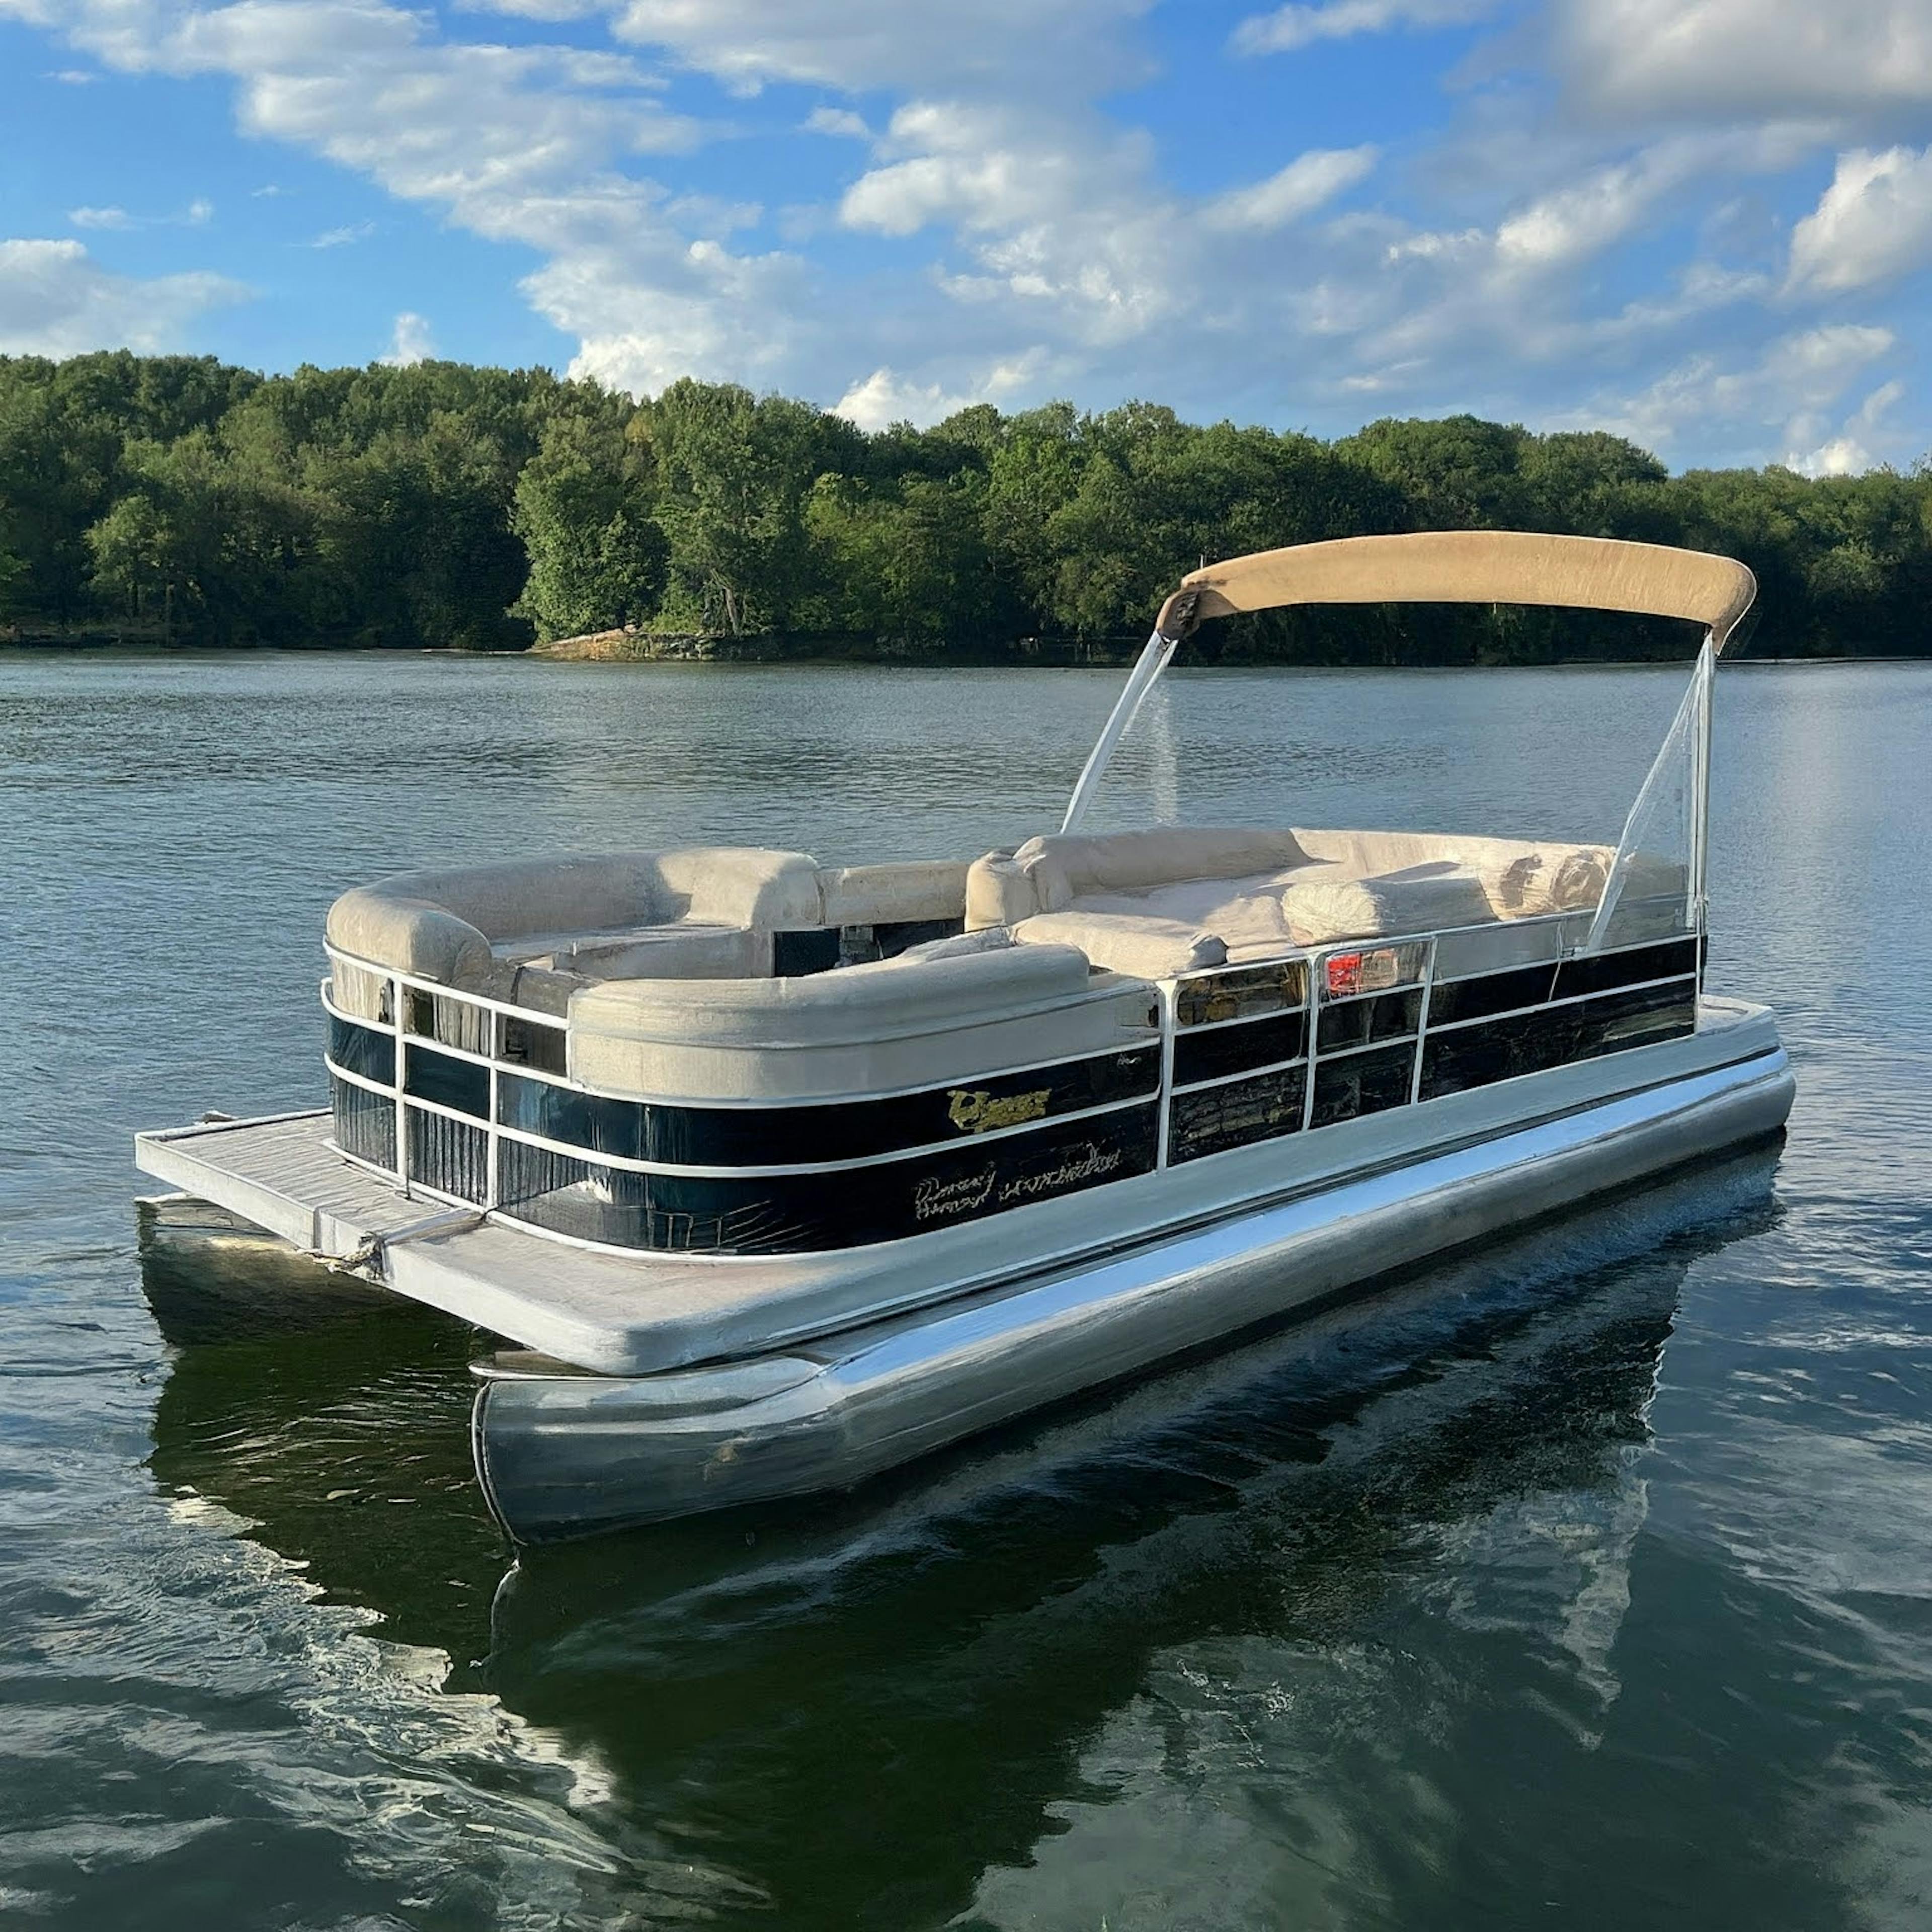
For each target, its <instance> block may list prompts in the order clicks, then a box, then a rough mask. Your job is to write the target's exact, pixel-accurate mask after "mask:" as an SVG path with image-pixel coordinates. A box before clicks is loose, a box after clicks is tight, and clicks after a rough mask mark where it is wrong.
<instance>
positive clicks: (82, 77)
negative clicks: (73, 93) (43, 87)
mask: <svg viewBox="0 0 1932 1932" xmlns="http://www.w3.org/2000/svg"><path fill="white" fill-rule="evenodd" d="M47 78H48V80H57V81H58V82H59V83H60V84H61V85H62V86H63V87H92V86H93V85H94V83H95V81H97V80H99V79H100V76H99V75H98V74H89V73H88V72H87V71H86V69H85V68H77V67H64V68H60V69H58V71H56V72H55V73H52V74H49V75H48V76H47Z"/></svg>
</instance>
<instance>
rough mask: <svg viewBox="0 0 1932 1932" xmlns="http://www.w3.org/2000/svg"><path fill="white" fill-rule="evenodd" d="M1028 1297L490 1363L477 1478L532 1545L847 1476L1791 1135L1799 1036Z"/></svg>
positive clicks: (1100, 1265) (850, 1479) (1039, 1281)
mask: <svg viewBox="0 0 1932 1932" xmlns="http://www.w3.org/2000/svg"><path fill="white" fill-rule="evenodd" d="M1766 1033H1767V1034H1768V1035H1769V1040H1770V1044H1769V1049H1768V1050H1766V1051H1763V1052H1758V1053H1756V1054H1754V1055H1751V1056H1750V1057H1748V1058H1745V1059H1744V1060H1742V1061H1739V1062H1738V1063H1736V1064H1733V1065H1730V1066H1728V1067H1720V1068H1718V1069H1716V1070H1712V1071H1710V1072H1708V1073H1701V1074H1698V1075H1694V1076H1691V1077H1689V1078H1685V1079H1677V1080H1672V1081H1667V1082H1664V1084H1662V1085H1660V1086H1658V1087H1656V1088H1652V1089H1650V1090H1649V1091H1643V1092H1639V1093H1636V1094H1627V1095H1625V1096H1623V1097H1620V1098H1618V1099H1616V1100H1610V1101H1608V1102H1606V1103H1603V1104H1601V1105H1600V1106H1595V1107H1592V1108H1588V1109H1584V1110H1583V1111H1581V1112H1574V1113H1567V1114H1562V1115H1558V1116H1556V1118H1553V1119H1550V1120H1547V1121H1542V1122H1540V1123H1538V1124H1535V1125H1532V1126H1529V1127H1525V1128H1523V1129H1522V1130H1520V1131H1518V1132H1517V1133H1513V1134H1508V1135H1505V1136H1501V1137H1499V1138H1497V1139H1491V1140H1489V1141H1487V1142H1480V1143H1478V1144H1476V1145H1473V1146H1469V1147H1466V1148H1456V1149H1451V1150H1448V1151H1444V1152H1442V1153H1441V1154H1436V1155H1435V1156H1433V1157H1430V1158H1429V1159H1427V1160H1421V1161H1418V1162H1415V1163H1411V1164H1409V1165H1407V1166H1399V1167H1397V1168H1394V1169H1391V1170H1389V1171H1386V1172H1377V1173H1370V1174H1368V1175H1364V1176H1363V1177H1362V1178H1360V1179H1358V1180H1355V1181H1349V1182H1347V1183H1345V1184H1342V1185H1340V1186H1337V1187H1331V1188H1328V1189H1324V1190H1319V1191H1317V1192H1316V1193H1313V1194H1310V1195H1304V1196H1301V1197H1299V1198H1295V1199H1289V1200H1286V1201H1283V1202H1276V1203H1273V1204H1270V1205H1262V1206H1259V1207H1258V1208H1256V1209H1254V1210H1253V1211H1250V1212H1248V1213H1246V1214H1239V1215H1236V1216H1233V1217H1229V1219H1227V1220H1224V1221H1222V1222H1220V1223H1216V1224H1214V1225H1211V1226H1207V1227H1204V1228H1196V1229H1187V1230H1179V1231H1177V1232H1175V1234H1174V1235H1172V1236H1170V1237H1169V1238H1167V1239H1166V1240H1164V1241H1158V1242H1155V1243H1151V1244H1146V1245H1145V1246H1143V1247H1140V1248H1139V1249H1137V1250H1133V1251H1131V1252H1129V1253H1124V1254H1121V1255H1118V1256H1112V1257H1109V1258H1104V1259H1099V1260H1097V1261H1096V1262H1091V1263H1089V1264H1087V1265H1084V1266H1082V1267H1078V1268H1073V1269H1070V1270H1065V1271H1059V1272H1056V1273H1052V1274H1047V1275H1046V1276H1044V1277H1040V1278H1036V1279H1035V1280H1034V1281H1032V1282H1031V1283H1025V1284H1022V1285H1020V1286H1017V1287H1015V1288H1011V1289H995V1290H991V1291H988V1292H983V1293H980V1294H978V1295H971V1296H968V1297H965V1298H962V1299H960V1300H959V1301H955V1302H953V1303H950V1304H946V1305H944V1306H942V1307H939V1308H937V1309H929V1310H921V1311H919V1312H917V1313H913V1314H911V1315H909V1316H901V1317H899V1318H897V1319H891V1320H887V1321H884V1322H876V1323H874V1324H871V1325H868V1326H867V1327H865V1328H859V1329H856V1330H852V1331H847V1332H846V1333H845V1334H844V1335H842V1336H841V1335H832V1336H826V1337H820V1338H818V1339H817V1340H813V1341H811V1342H808V1343H804V1344H802V1345H795V1346H793V1347H791V1348H789V1349H785V1350H783V1351H780V1352H774V1353H773V1354H772V1355H768V1356H766V1357H763V1358H759V1359H756V1360H753V1361H739V1362H724V1363H719V1364H716V1365H715V1366H713V1367H697V1368H689V1369H683V1370H678V1371H676V1372H674V1373H668V1374H664V1375H658V1376H641V1377H620V1376H583V1375H558V1374H554V1373H553V1374H544V1373H511V1374H510V1375H508V1376H491V1377H490V1379H487V1380H486V1381H485V1382H484V1387H483V1388H482V1390H481V1391H480V1393H479V1394H478V1399H477V1403H476V1408H475V1414H474V1417H473V1420H472V1446H473V1448H474V1451H475V1460H476V1468H477V1474H478V1478H479V1479H480V1481H481V1484H482V1487H483V1490H484V1494H485V1496H486V1497H487V1499H488V1501H489V1504H490V1508H491V1510H492V1511H493V1513H494V1514H495V1515H496V1518H497V1520H499V1522H500V1523H502V1526H504V1528H505V1529H506V1530H507V1531H508V1532H509V1534H510V1535H511V1536H512V1537H513V1538H515V1539H516V1540H517V1541H520V1542H542V1541H551V1540H555V1539H557V1538H567V1537H574V1536H583V1535H590V1534H593V1533H595V1532H599V1531H603V1530H609V1529H616V1528H619V1527H622V1526H625V1525H626V1524H631V1523H648V1522H653V1521H661V1520H664V1519H666V1518H668V1517H678V1516H684V1515H688V1514H692V1513H694V1512H695V1511H701V1510H709V1509H716V1508H722V1507H724V1506H726V1505H732V1504H739V1503H746V1502H759V1501H768V1500H770V1499H775V1498H778V1497H781V1496H800V1495H806V1494H809V1493H813V1492H814V1491H820V1490H830V1489H838V1488H843V1487H848V1486H850V1485H851V1484H855V1483H857V1482H859V1481H863V1480H864V1479H865V1478H867V1477H869V1476H872V1475H877V1473H879V1472H880V1471H882V1470H884V1469H889V1468H891V1467H892V1466H895V1465H896V1464H898V1463H904V1462H906V1461H907V1460H910V1459H911V1458H912V1457H915V1456H918V1455H922V1454H926V1453H927V1452H928V1451H932V1450H934V1449H937V1448H941V1447H943V1446H944V1445H946V1444H947V1443H950V1442H956V1441H958V1440H959V1439H961V1438H962V1437H964V1436H970V1435H973V1434H975V1433H978V1432H980V1431H982V1430H986V1429H989V1428H991V1427H993V1426H995V1424H999V1423H1001V1422H1004V1421H1008V1420H1010V1419H1011V1418H1014V1417H1016V1416H1019V1415H1024V1414H1025V1413H1027V1412H1029V1411H1031V1410H1033V1409H1038V1408H1040V1407H1041V1406H1043V1405H1045V1404H1046V1403H1052V1402H1054V1401H1056V1400H1061V1399H1063V1398H1064V1397H1068V1396H1070V1395H1073V1394H1077V1393H1079V1392H1080V1391H1083V1390H1087V1389H1091V1388H1096V1387H1098V1386H1100V1385H1103V1384H1106V1383H1107V1382H1112V1381H1115V1380H1116V1379H1120V1378H1121V1377H1123V1376H1132V1375H1136V1374H1139V1373H1145V1372H1146V1371H1147V1370H1149V1369H1151V1368H1152V1367H1156V1366H1157V1365H1158V1364H1160V1363H1161V1362H1163V1361H1168V1360H1170V1359H1172V1358H1174V1357H1175V1356H1176V1355H1178V1354H1180V1353H1181V1352H1183V1351H1184V1350H1187V1349H1193V1348H1198V1347H1201V1346H1205V1345H1207V1344H1209V1343H1215V1342H1217V1341H1220V1340H1222V1339H1223V1338H1224V1337H1228V1336H1230V1335H1232V1334H1235V1333H1236V1332H1238V1331H1241V1330H1242V1329H1244V1328H1249V1327H1251V1326H1253V1325H1255V1324H1256V1323H1258V1322H1265V1321H1268V1320H1270V1319H1275V1318H1279V1317H1280V1316H1285V1315H1287V1314H1289V1313H1292V1312H1293V1311H1295V1310H1297V1309H1299V1308H1303V1307H1307V1306H1308V1305H1309V1304H1311V1303H1313V1302H1316V1301H1320V1300H1322V1298H1325V1297H1327V1296H1329V1295H1334V1294H1337V1293H1338V1292H1341V1291H1342V1290H1343V1289H1347V1288H1350V1287H1352V1286H1355V1285H1356V1284H1358V1283H1362V1282H1364V1281H1366V1280H1368V1279H1370V1278H1371V1277H1375V1276H1377V1275H1379V1274H1385V1273H1386V1272H1388V1271H1390V1270H1391V1269H1394V1268H1400V1267H1403V1266H1404V1265H1407V1264H1409V1263H1412V1262H1416V1261H1418V1260H1420V1259H1423V1258H1424V1257H1425V1256H1429V1255H1431V1254H1434V1253H1439V1252H1441V1251H1442V1250H1445V1249H1447V1248H1451V1247H1458V1246H1460V1245H1462V1244H1465V1243H1467V1242H1469V1241H1475V1240H1478V1239H1481V1238H1483V1237H1484V1236H1486V1235H1491V1234H1493V1233H1495V1232H1497V1231H1498V1230H1499V1229H1502V1228H1505V1227H1507V1226H1511V1225H1512V1224H1514V1223H1520V1222H1522V1221H1524V1220H1529V1219H1532V1218H1533V1217H1535V1216H1537V1215H1539V1214H1550V1213H1552V1212H1554V1211H1558V1210H1560V1209H1562V1208H1568V1207H1570V1206H1571V1205H1574V1204H1575V1203H1576V1202H1579V1201H1581V1200H1583V1199H1586V1198H1588V1197H1589V1196H1592V1195H1594V1194H1598V1193H1602V1192H1604V1191H1605V1190H1609V1189H1612V1188H1616V1187H1623V1186H1627V1185H1629V1184H1632V1183H1634V1182H1637V1181H1642V1180H1643V1179H1645V1178H1647V1177H1648V1176H1649V1175H1654V1174H1657V1173H1659V1172H1663V1171H1664V1170H1665V1169H1668V1168H1670V1167H1672V1166H1676V1165H1677V1164H1679V1163H1682V1162H1684V1161H1686V1160H1693V1159H1696V1158H1697V1157H1701V1156H1703V1155H1706V1154H1710V1153H1712V1152H1714V1151H1716V1150H1718V1149H1719V1148H1726V1147H1730V1146H1733V1145H1739V1144H1740V1143H1742V1142H1747V1141H1750V1140H1752V1139H1756V1138H1757V1137H1759V1136H1762V1135H1765V1134H1768V1133H1772V1132H1775V1130H1777V1128H1778V1127H1779V1126H1781V1124H1782V1123H1783V1121H1784V1118H1785V1115H1786V1114H1787V1112H1789V1110H1790V1106H1791V1098H1792V1090H1793V1082H1792V1078H1791V1073H1790V1066H1789V1064H1788V1062H1787V1060H1786V1058H1785V1055H1784V1052H1783V1049H1781V1048H1780V1047H1778V1046H1777V1045H1776V1043H1775V1034H1769V1029H1768V1028H1767V1029H1766Z"/></svg>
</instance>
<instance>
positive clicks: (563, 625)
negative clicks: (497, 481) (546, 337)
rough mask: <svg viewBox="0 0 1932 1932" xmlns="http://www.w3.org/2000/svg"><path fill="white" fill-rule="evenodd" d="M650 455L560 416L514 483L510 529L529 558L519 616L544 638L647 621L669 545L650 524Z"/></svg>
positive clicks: (610, 432) (603, 429) (612, 425)
mask: <svg viewBox="0 0 1932 1932" xmlns="http://www.w3.org/2000/svg"><path fill="white" fill-rule="evenodd" d="M653 496H654V492H653V490H652V461H651V452H650V446H649V443H647V442H645V441H644V440H642V439H641V438H634V437H626V436H625V434H624V430H623V427H622V425H621V424H619V423H617V422H613V421H611V420H609V419H598V418H593V417H590V416H577V415H571V416H559V417H556V419H553V421H552V422H550V424H549V425H548V426H547V428H545V430H544V433H543V440H542V442H541V444H540V446H538V451H537V454H536V455H535V456H533V457H532V458H531V459H530V460H529V462H528V463H526V464H525V465H524V466H523V474H522V475H520V477H519V478H517V494H516V505H515V508H514V511H513V512H512V513H511V528H512V529H514V531H515V532H516V534H517V536H518V537H519V538H521V540H522V541H523V548H524V550H525V551H526V553H527V554H528V556H529V580H528V581H527V582H526V583H525V584H524V586H523V595H522V598H521V599H520V602H519V604H518V606H517V608H518V609H519V610H520V611H521V612H522V613H523V614H524V615H525V616H528V617H529V618H530V619H531V620H532V622H534V623H535V625H536V628H537V635H538V637H541V638H544V639H546V640H547V639H550V638H552V637H571V636H574V635H577V634H580V633H583V632H585V631H604V630H610V629H613V628H616V627H618V626H619V625H625V624H635V623H640V622H643V620H644V619H646V618H647V617H648V616H649V615H650V613H652V611H653V610H655V608H656V607H657V604H658V599H659V598H661V596H662V595H663V593H664V584H665V582H666V579H667V570H666V560H667V553H668V550H669V545H668V544H667V542H666V541H665V538H664V532H663V531H662V530H661V529H660V528H659V527H658V524H657V523H656V522H655V520H654V519H653V517H652V510H653V508H654V502H653Z"/></svg>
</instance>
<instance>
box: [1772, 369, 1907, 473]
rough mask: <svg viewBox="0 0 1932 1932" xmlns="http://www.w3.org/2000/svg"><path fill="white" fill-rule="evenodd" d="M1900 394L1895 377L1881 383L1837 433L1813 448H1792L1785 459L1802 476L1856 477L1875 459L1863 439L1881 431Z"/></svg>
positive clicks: (1903, 389) (1900, 390)
mask: <svg viewBox="0 0 1932 1932" xmlns="http://www.w3.org/2000/svg"><path fill="white" fill-rule="evenodd" d="M1904 394H1905V385H1904V384H1903V383H1901V382H1900V381H1898V380H1897V379H1896V378H1895V377H1894V379H1893V380H1891V382H1889V383H1880V384H1879V386H1878V387H1877V388H1876V389H1874V390H1873V392H1871V394H1870V395H1868V396H1867V397H1866V398H1865V399H1864V401H1863V402H1862V403H1861V404H1859V405H1858V409H1857V410H1856V412H1855V413H1854V414H1853V415H1852V416H1850V417H1849V418H1848V419H1846V422H1845V423H1844V424H1843V426H1842V427H1841V428H1840V430H1839V431H1838V434H1837V435H1835V436H1834V437H1829V438H1828V439H1827V440H1826V441H1824V442H1823V443H1820V444H1819V446H1817V449H1809V450H1803V451H1796V450H1794V451H1793V452H1790V454H1789V455H1787V456H1786V458H1785V459H1784V460H1785V462H1786V463H1787V464H1788V465H1789V466H1790V467H1791V468H1792V469H1796V470H1797V471H1799V472H1801V473H1802V475H1806V476H1855V475H1858V474H1860V473H1861V472H1862V471H1864V470H1867V469H1871V468H1872V467H1873V466H1874V465H1875V464H1876V463H1877V461H1878V460H1879V459H1878V458H1876V457H1874V456H1873V454H1872V453H1871V451H1870V449H1867V447H1866V444H1867V440H1870V439H1871V438H1873V437H1874V436H1875V435H1876V434H1878V433H1879V432H1882V431H1884V429H1885V428H1886V424H1885V419H1886V418H1887V417H1888V416H1889V415H1890V414H1891V411H1892V410H1893V408H1894V406H1895V405H1896V404H1897V402H1898V401H1899V400H1900V398H1902V397H1903V395H1904Z"/></svg>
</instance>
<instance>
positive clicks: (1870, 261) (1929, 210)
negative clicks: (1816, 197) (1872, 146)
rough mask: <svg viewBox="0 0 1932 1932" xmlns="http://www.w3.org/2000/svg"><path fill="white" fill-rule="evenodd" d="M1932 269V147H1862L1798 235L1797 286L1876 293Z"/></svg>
mask: <svg viewBox="0 0 1932 1932" xmlns="http://www.w3.org/2000/svg"><path fill="white" fill-rule="evenodd" d="M1927 263H1932V148H1923V149H1921V150H1919V151H1917V152H1915V151H1913V150H1912V149H1911V148H1886V149H1885V151H1884V152H1883V153H1882V154H1873V153H1872V152H1870V151H1869V150H1868V149H1866V148H1854V149H1852V151H1851V152H1849V154H1841V155H1840V156H1839V157H1838V169H1837V172H1835V174H1834V175H1833V176H1832V184H1831V186H1830V187H1828V188H1827V189H1826V190H1825V193H1824V196H1823V199H1821V200H1820V202H1819V203H1818V205H1817V208H1815V209H1814V210H1813V211H1812V212H1811V214H1808V215H1807V216H1806V217H1805V219H1804V220H1802V221H1801V222H1799V224H1798V226H1796V228H1795V229H1793V230H1792V233H1791V275H1790V280H1791V284H1792V286H1793V287H1794V288H1799V287H1811V288H1814V289H1820V290H1831V291H1836V290H1843V289H1862V288H1869V287H1872V286H1873V284H1876V283H1880V282H1888V281H1894V280H1895V279H1896V278H1897V277H1899V276H1900V275H1909V273H1910V272H1912V270H1913V269H1922V268H1924V267H1925V266H1927Z"/></svg>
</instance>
